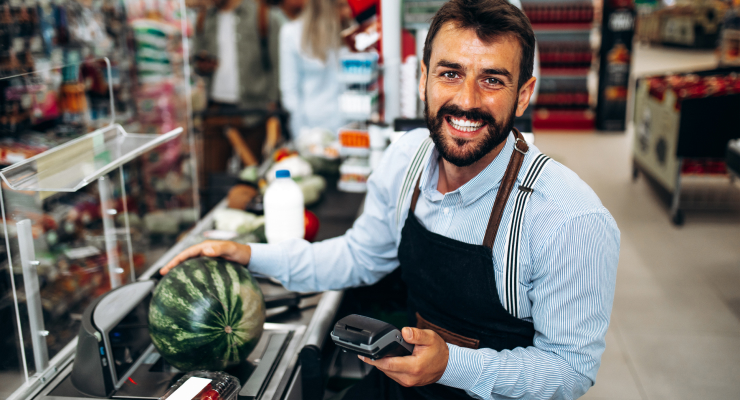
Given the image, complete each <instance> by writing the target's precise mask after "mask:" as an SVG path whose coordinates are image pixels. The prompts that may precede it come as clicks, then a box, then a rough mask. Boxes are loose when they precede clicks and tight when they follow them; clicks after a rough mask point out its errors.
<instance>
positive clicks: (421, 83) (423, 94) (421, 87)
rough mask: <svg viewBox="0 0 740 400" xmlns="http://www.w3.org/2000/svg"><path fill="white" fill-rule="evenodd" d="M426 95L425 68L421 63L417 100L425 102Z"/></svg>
mask: <svg viewBox="0 0 740 400" xmlns="http://www.w3.org/2000/svg"><path fill="white" fill-rule="evenodd" d="M426 93H427V66H426V64H424V61H422V62H421V76H420V77H419V98H420V99H421V101H423V102H426V101H427V99H426V97H427V96H426Z"/></svg>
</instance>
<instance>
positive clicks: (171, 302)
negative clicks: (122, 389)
mask: <svg viewBox="0 0 740 400" xmlns="http://www.w3.org/2000/svg"><path fill="white" fill-rule="evenodd" d="M264 322H265V300H264V298H263V296H262V291H261V290H260V288H259V285H258V284H257V282H256V281H255V280H254V278H253V277H252V275H251V274H250V273H249V271H247V269H246V268H245V267H244V266H242V265H240V264H236V263H232V262H229V261H226V260H224V259H220V258H209V257H200V258H193V259H190V260H187V261H185V262H183V263H182V264H180V265H178V266H177V267H175V268H174V269H172V270H171V271H170V272H169V273H168V274H167V275H165V276H164V277H163V278H162V280H161V281H160V282H159V284H158V285H157V287H156V288H155V289H154V294H153V295H152V301H151V304H150V305H149V335H150V336H151V338H152V342H153V343H154V346H155V347H156V348H157V350H159V354H161V355H162V357H164V359H165V360H166V361H167V362H168V363H170V364H171V365H173V366H174V367H176V368H177V369H179V370H182V371H192V370H198V369H203V370H209V371H217V370H223V369H225V368H228V367H230V366H233V365H236V364H239V363H241V362H243V361H244V360H246V359H247V356H248V355H249V353H250V352H251V351H252V350H253V349H254V347H255V346H256V345H257V342H258V341H259V339H260V336H261V335H262V329H263V324H264Z"/></svg>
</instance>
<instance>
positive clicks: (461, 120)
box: [161, 0, 619, 399]
mask: <svg viewBox="0 0 740 400" xmlns="http://www.w3.org/2000/svg"><path fill="white" fill-rule="evenodd" d="M534 45H535V38H534V34H533V32H532V27H531V26H530V24H529V20H528V19H527V17H526V16H525V15H524V14H523V13H522V12H521V11H520V10H519V9H518V8H517V7H515V6H512V5H510V4H509V3H507V2H506V1H505V0H451V1H449V2H447V3H445V4H444V5H443V6H442V7H441V9H440V10H439V12H438V13H437V14H436V16H435V17H434V19H433V21H432V24H431V27H430V29H429V34H428V37H427V40H426V44H425V48H424V57H423V64H422V75H421V79H420V82H419V94H420V96H421V99H422V100H423V101H424V102H425V104H426V107H425V114H426V119H427V125H428V127H429V130H428V131H427V130H415V131H411V132H408V133H406V134H405V135H403V136H402V137H401V138H400V139H399V140H398V141H397V142H396V143H394V144H393V145H391V146H390V148H389V149H388V150H387V152H386V154H385V156H384V160H383V163H382V165H381V166H380V167H379V168H378V169H377V170H375V171H374V173H373V174H372V176H371V178H370V180H369V183H368V192H367V198H366V201H365V209H364V212H363V214H362V215H361V216H360V217H359V218H358V220H357V221H356V222H355V224H354V226H353V227H352V229H350V230H349V231H347V233H346V234H345V235H343V236H341V237H338V238H334V239H330V240H326V241H323V242H320V243H313V244H311V243H308V242H306V241H302V240H290V241H287V242H284V243H279V244H269V245H264V244H254V245H251V246H246V245H240V244H236V243H231V242H206V243H203V244H200V245H197V246H194V247H192V248H190V249H188V250H186V251H185V252H183V253H182V254H180V255H179V256H178V257H176V258H175V259H174V260H173V261H172V262H171V263H169V264H168V265H167V266H166V267H164V268H163V269H162V271H161V272H162V273H166V272H167V271H168V270H169V269H170V268H172V267H174V266H175V265H177V264H178V263H180V262H182V261H183V260H185V259H186V258H188V257H193V256H199V255H206V256H222V257H226V258H229V259H232V260H235V261H238V262H241V263H243V264H245V265H246V264H248V267H249V269H250V270H253V271H255V272H259V273H261V274H265V275H271V276H274V277H275V278H277V279H279V280H280V281H281V282H282V283H283V284H284V285H285V286H286V287H287V288H289V289H291V290H296V291H315V290H327V289H341V288H346V287H352V286H361V285H370V284H372V283H374V282H376V281H378V280H379V279H381V278H382V277H383V276H385V275H387V274H389V273H390V272H392V271H393V270H394V269H396V268H399V267H400V268H401V272H402V276H403V280H404V281H405V283H406V285H407V286H408V308H409V310H408V311H409V319H410V320H411V323H410V324H409V325H410V327H404V328H403V332H402V333H403V338H404V340H406V341H407V342H409V343H412V344H414V345H415V348H414V351H413V354H412V355H410V356H405V357H388V358H383V359H380V360H375V361H374V360H370V359H364V361H365V362H367V363H368V364H371V365H373V366H375V367H376V368H374V369H373V370H372V372H370V374H369V375H368V376H367V377H365V379H364V380H363V381H361V382H360V383H358V384H357V385H355V386H354V387H352V388H350V389H349V390H348V391H347V392H346V393H342V395H343V398H345V399H420V398H426V399H457V398H461V399H463V398H471V397H472V398H478V399H503V398H506V399H511V398H517V399H520V398H526V399H549V398H556V399H573V398H577V397H579V396H581V395H583V394H584V393H585V392H586V390H588V388H590V387H591V386H592V385H593V384H594V381H595V378H596V372H597V370H598V368H599V365H600V360H601V355H602V353H603V351H604V336H605V334H606V330H607V327H608V325H609V317H610V314H611V308H612V301H613V298H614V285H615V280H616V270H617V262H618V257H619V230H618V229H617V226H616V223H615V222H614V219H613V218H612V217H611V215H610V214H609V212H608V211H607V210H606V209H605V208H604V206H603V205H602V204H601V202H600V201H599V199H598V197H597V196H596V194H594V192H593V191H592V190H591V188H589V187H588V185H586V184H585V183H584V182H583V181H582V180H581V179H580V178H578V176H577V175H576V174H575V173H573V172H572V171H570V170H569V169H568V168H566V167H564V166H563V165H561V164H560V163H558V162H556V161H553V160H551V159H550V158H548V157H547V156H545V155H544V154H542V153H541V152H540V151H539V150H538V149H537V148H536V147H535V146H533V145H529V144H527V143H526V142H525V141H524V139H523V138H522V136H521V134H520V133H519V132H518V131H516V130H512V122H513V118H514V116H515V115H516V116H520V115H521V114H522V113H523V112H524V110H525V109H526V108H527V106H528V105H529V99H530V96H531V95H532V90H533V86H534V82H535V78H533V77H532V68H533V65H532V64H533V58H534Z"/></svg>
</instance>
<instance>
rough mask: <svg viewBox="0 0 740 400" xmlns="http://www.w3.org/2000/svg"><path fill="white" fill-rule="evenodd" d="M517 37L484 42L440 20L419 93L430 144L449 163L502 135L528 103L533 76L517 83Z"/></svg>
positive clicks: (483, 151) (473, 156)
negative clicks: (440, 23)
mask: <svg viewBox="0 0 740 400" xmlns="http://www.w3.org/2000/svg"><path fill="white" fill-rule="evenodd" d="M520 57H521V47H520V45H519V42H518V41H517V40H516V39H515V38H513V37H511V36H509V35H504V36H502V37H500V38H497V39H496V40H494V41H492V42H490V43H486V42H483V41H482V40H480V39H479V38H478V36H477V35H476V34H475V31H473V30H472V29H459V28H457V27H456V26H455V25H454V24H453V23H447V24H445V25H444V26H443V27H442V28H441V29H440V30H439V32H438V33H437V35H436V36H435V38H434V43H433V46H432V54H431V58H430V60H429V66H428V68H427V66H425V65H424V64H423V63H422V67H421V69H422V76H421V79H420V82H419V93H420V96H421V99H422V101H424V102H425V106H424V115H425V117H426V120H427V126H428V127H429V130H430V132H431V137H432V139H433V141H434V144H435V145H436V146H437V149H438V151H439V152H440V154H441V155H442V157H443V158H444V159H445V160H447V161H449V162H450V163H452V164H454V165H456V166H458V167H465V166H468V165H471V164H473V163H475V162H476V161H478V160H480V159H481V158H483V157H484V156H485V155H487V154H489V153H490V152H491V151H492V150H493V149H494V148H496V147H497V146H498V145H500V144H501V143H502V142H504V141H505V140H506V137H507V135H508V134H509V132H510V131H511V128H512V126H513V123H514V116H515V115H516V116H521V115H522V113H523V112H524V110H525V109H526V108H527V106H528V105H529V97H530V96H531V95H532V89H533V88H534V81H535V79H534V78H532V79H530V80H529V81H527V82H526V83H525V84H524V85H522V87H521V88H519V89H518V88H517V82H518V80H519V58H520Z"/></svg>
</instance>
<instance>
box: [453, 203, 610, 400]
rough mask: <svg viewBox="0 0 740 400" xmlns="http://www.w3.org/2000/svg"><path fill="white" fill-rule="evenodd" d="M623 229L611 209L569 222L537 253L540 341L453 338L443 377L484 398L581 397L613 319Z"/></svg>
mask: <svg viewBox="0 0 740 400" xmlns="http://www.w3.org/2000/svg"><path fill="white" fill-rule="evenodd" d="M618 258H619V230H618V229H617V227H616V224H615V223H614V220H613V219H612V218H611V216H610V215H608V214H607V213H594V214H587V215H582V216H580V217H575V218H572V219H571V220H569V221H566V222H565V223H564V224H563V225H562V226H561V227H560V228H559V229H558V231H557V232H556V234H555V235H553V236H552V237H551V239H550V241H549V242H548V243H547V244H546V245H544V246H543V249H542V251H540V252H539V256H538V257H536V259H535V272H534V276H533V277H532V281H533V282H532V284H533V287H532V290H531V291H530V292H529V298H530V301H531V302H532V318H533V320H534V327H535V330H536V333H535V337H534V346H533V347H527V348H517V349H514V350H504V351H499V352H497V351H495V350H491V349H479V350H472V349H467V348H461V347H457V346H454V345H450V344H448V347H449V351H450V357H449V361H448V364H447V368H446V370H445V373H444V375H443V376H442V378H441V379H440V380H439V383H440V384H444V385H448V386H453V387H457V388H460V389H464V390H467V391H469V392H472V393H473V394H475V395H477V396H480V398H493V399H504V398H506V399H510V398H517V399H519V398H523V399H550V398H554V399H574V398H577V397H579V396H581V395H582V394H583V393H585V392H586V390H588V389H589V388H590V387H591V386H592V385H593V383H594V381H595V378H596V371H597V370H598V368H599V365H600V363H601V354H602V353H603V352H604V336H605V335H606V330H607V328H608V326H609V317H610V314H611V308H612V302H613V299H614V285H615V281H616V272H617V262H618Z"/></svg>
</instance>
